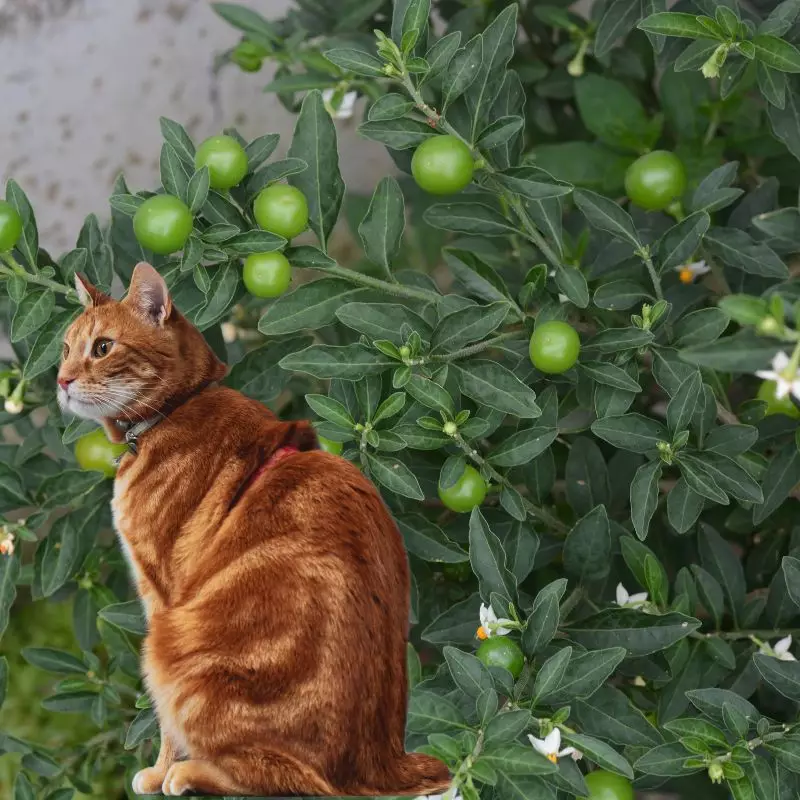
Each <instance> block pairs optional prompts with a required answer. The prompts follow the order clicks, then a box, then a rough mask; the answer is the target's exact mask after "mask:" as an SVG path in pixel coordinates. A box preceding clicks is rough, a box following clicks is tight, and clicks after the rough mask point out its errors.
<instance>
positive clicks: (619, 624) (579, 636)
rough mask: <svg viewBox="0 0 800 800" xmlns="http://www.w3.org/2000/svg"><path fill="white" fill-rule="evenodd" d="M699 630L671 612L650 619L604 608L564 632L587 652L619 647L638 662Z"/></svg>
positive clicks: (639, 613) (696, 623)
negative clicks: (640, 658)
mask: <svg viewBox="0 0 800 800" xmlns="http://www.w3.org/2000/svg"><path fill="white" fill-rule="evenodd" d="M699 627H700V622H699V621H698V620H696V619H694V618H692V617H687V616H685V615H684V614H678V613H676V612H674V611H672V612H669V613H667V614H663V615H661V616H653V615H652V614H645V613H644V612H642V611H637V610H635V609H631V608H608V609H606V610H605V611H601V612H600V613H599V614H595V615H593V616H591V617H588V618H586V619H583V620H581V621H580V623H578V624H577V625H571V626H570V627H569V628H568V629H567V632H568V633H569V637H570V638H571V639H573V640H574V641H576V642H578V643H579V644H582V645H583V646H584V647H586V648H587V649H589V650H594V649H596V648H602V647H609V646H619V647H624V648H625V649H626V650H627V651H628V656H629V657H631V658H638V657H641V656H645V655H649V654H650V653H657V652H659V651H661V650H665V649H666V648H668V647H670V646H672V645H673V644H675V642H679V641H680V640H681V639H685V638H686V637H687V636H689V635H690V634H691V633H692V632H693V631H695V630H697V629H698V628H699Z"/></svg>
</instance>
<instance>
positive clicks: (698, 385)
mask: <svg viewBox="0 0 800 800" xmlns="http://www.w3.org/2000/svg"><path fill="white" fill-rule="evenodd" d="M702 391H703V379H702V378H701V377H700V372H699V370H693V371H692V373H691V374H690V375H689V377H688V378H686V379H685V380H684V381H682V382H681V385H680V386H679V387H678V391H677V392H675V394H674V396H673V397H672V399H671V400H670V401H669V405H668V406H667V424H668V425H669V429H670V431H672V433H673V434H675V433H679V432H680V431H684V430H686V429H688V427H689V423H690V422H691V421H692V417H693V416H694V414H695V411H696V410H697V404H698V403H699V402H700V397H701V393H702Z"/></svg>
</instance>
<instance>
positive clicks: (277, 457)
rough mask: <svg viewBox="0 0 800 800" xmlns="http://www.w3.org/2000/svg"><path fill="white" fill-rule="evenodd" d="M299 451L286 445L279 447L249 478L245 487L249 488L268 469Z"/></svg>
mask: <svg viewBox="0 0 800 800" xmlns="http://www.w3.org/2000/svg"><path fill="white" fill-rule="evenodd" d="M299 452H300V451H299V450H298V449H297V448H296V447H295V446H294V445H291V444H289V445H286V447H279V448H278V449H277V450H276V451H275V452H274V453H273V454H272V455H271V456H270V457H269V458H268V459H267V460H266V461H265V462H264V463H263V464H262V465H261V466H260V467H259V468H258V469H257V470H256V471H255V472H254V473H253V474H252V475H251V476H250V478H249V480H248V481H247V484H246V485H247V486H249V485H250V484H251V483H252V482H253V481H254V480H255V479H256V478H259V477H261V475H263V474H264V473H265V472H266V471H267V470H268V469H271V468H272V467H274V466H275V465H276V464H277V463H278V462H279V461H281V460H282V459H284V458H286V456H290V455H291V454H292V453H299Z"/></svg>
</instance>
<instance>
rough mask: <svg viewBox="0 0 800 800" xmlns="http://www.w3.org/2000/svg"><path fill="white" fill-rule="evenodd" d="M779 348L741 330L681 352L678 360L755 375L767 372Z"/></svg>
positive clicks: (773, 342)
mask: <svg viewBox="0 0 800 800" xmlns="http://www.w3.org/2000/svg"><path fill="white" fill-rule="evenodd" d="M779 349H780V347H779V346H778V344H777V342H775V341H774V340H772V339H768V338H766V337H763V336H757V335H756V334H755V333H754V332H752V331H749V330H744V331H740V332H739V333H736V334H734V335H733V336H726V337H725V338H723V339H718V340H717V341H715V342H710V343H708V344H701V345H696V346H694V347H690V348H688V349H686V350H681V352H680V357H681V359H682V360H683V361H686V362H687V363H689V364H695V365H697V366H698V367H708V368H709V369H715V370H719V371H720V372H756V371H757V370H760V369H768V368H769V364H770V363H771V361H772V359H773V358H774V357H775V354H776V353H777V352H778V350H779Z"/></svg>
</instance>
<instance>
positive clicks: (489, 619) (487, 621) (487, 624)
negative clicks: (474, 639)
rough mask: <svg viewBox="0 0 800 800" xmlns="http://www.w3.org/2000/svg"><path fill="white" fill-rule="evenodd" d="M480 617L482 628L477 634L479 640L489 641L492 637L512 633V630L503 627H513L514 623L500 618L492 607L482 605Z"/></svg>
mask: <svg viewBox="0 0 800 800" xmlns="http://www.w3.org/2000/svg"><path fill="white" fill-rule="evenodd" d="M480 616H481V626H480V628H478V633H477V636H478V638H479V639H488V638H489V637H490V636H506V635H507V634H509V633H511V628H505V627H503V626H504V625H507V624H509V623H511V624H512V625H513V623H514V621H513V620H510V619H505V617H500V618H498V616H497V614H495V613H494V609H493V608H492V607H491V606H487V605H484V604H483V603H481V611H480Z"/></svg>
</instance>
